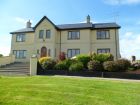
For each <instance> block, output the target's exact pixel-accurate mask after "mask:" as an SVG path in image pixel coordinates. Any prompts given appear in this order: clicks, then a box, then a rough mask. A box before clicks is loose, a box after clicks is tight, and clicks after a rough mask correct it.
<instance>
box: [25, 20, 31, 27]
mask: <svg viewBox="0 0 140 105" xmlns="http://www.w3.org/2000/svg"><path fill="white" fill-rule="evenodd" d="M31 24H32V23H31V22H30V20H29V21H28V22H27V24H26V28H31Z"/></svg>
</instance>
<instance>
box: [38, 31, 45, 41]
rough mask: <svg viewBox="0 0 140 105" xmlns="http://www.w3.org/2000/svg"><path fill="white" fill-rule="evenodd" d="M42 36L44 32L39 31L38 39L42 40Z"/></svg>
mask: <svg viewBox="0 0 140 105" xmlns="http://www.w3.org/2000/svg"><path fill="white" fill-rule="evenodd" d="M43 36H44V30H40V31H39V39H43Z"/></svg>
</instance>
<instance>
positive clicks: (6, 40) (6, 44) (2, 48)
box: [0, 35, 11, 56]
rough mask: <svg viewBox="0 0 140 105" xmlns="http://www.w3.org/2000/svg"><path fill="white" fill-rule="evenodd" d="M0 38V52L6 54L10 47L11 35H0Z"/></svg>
mask: <svg viewBox="0 0 140 105" xmlns="http://www.w3.org/2000/svg"><path fill="white" fill-rule="evenodd" d="M0 39H3V40H1V43H0V54H3V55H4V56H8V55H9V53H10V47H11V46H10V45H11V37H10V36H9V35H0Z"/></svg>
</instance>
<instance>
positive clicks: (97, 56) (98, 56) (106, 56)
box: [91, 53, 114, 63]
mask: <svg viewBox="0 0 140 105" xmlns="http://www.w3.org/2000/svg"><path fill="white" fill-rule="evenodd" d="M91 59H92V60H95V61H99V62H100V63H103V62H105V61H113V60H114V57H113V55H112V54H110V53H101V54H96V53H93V54H92V55H91Z"/></svg>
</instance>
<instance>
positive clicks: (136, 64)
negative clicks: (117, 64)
mask: <svg viewBox="0 0 140 105" xmlns="http://www.w3.org/2000/svg"><path fill="white" fill-rule="evenodd" d="M131 67H132V68H134V69H135V70H136V69H140V63H139V62H134V63H132V64H131Z"/></svg>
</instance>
